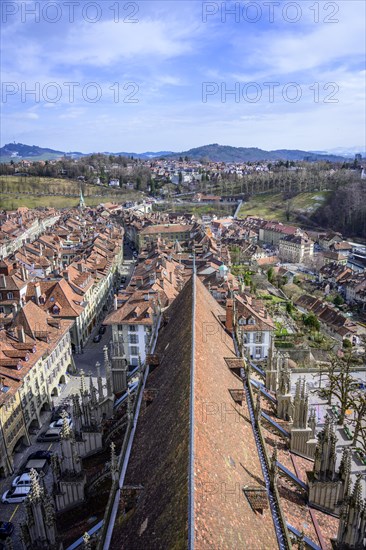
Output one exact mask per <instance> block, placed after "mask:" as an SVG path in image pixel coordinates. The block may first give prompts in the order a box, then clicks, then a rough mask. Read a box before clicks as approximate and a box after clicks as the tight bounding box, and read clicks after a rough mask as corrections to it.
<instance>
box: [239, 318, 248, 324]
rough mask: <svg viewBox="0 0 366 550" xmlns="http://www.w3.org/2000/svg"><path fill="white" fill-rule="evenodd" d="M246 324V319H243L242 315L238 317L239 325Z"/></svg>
mask: <svg viewBox="0 0 366 550" xmlns="http://www.w3.org/2000/svg"><path fill="white" fill-rule="evenodd" d="M246 324H247V322H246V320H245V319H244V317H240V319H239V325H246Z"/></svg>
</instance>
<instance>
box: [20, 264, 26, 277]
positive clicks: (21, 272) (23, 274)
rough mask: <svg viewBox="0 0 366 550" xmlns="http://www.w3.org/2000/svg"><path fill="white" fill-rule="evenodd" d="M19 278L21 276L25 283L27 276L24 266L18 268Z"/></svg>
mask: <svg viewBox="0 0 366 550" xmlns="http://www.w3.org/2000/svg"><path fill="white" fill-rule="evenodd" d="M20 276H21V279H22V281H26V280H27V274H26V271H25V267H24V265H22V266H21V267H20Z"/></svg>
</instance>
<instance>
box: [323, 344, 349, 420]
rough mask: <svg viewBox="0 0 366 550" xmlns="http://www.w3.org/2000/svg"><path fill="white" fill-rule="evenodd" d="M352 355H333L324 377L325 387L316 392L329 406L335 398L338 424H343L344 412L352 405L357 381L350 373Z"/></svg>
mask: <svg viewBox="0 0 366 550" xmlns="http://www.w3.org/2000/svg"><path fill="white" fill-rule="evenodd" d="M351 366H352V355H351V354H347V355H345V356H344V357H338V356H336V355H333V356H332V358H331V361H330V365H329V368H328V371H327V373H326V376H327V378H328V384H327V386H325V387H323V388H320V389H318V390H316V391H317V393H318V395H319V397H321V398H323V399H327V400H328V403H329V404H331V402H332V398H336V399H337V400H338V401H339V404H340V409H341V411H340V415H339V416H338V424H341V425H342V424H343V423H344V419H345V416H346V410H347V409H349V408H351V407H352V406H353V404H354V392H355V389H356V385H357V380H356V379H355V378H354V376H353V375H352V373H351Z"/></svg>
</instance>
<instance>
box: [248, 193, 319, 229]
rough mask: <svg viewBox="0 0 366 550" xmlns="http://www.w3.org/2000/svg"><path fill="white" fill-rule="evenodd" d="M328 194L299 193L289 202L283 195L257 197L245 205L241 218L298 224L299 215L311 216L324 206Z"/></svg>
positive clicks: (270, 194)
mask: <svg viewBox="0 0 366 550" xmlns="http://www.w3.org/2000/svg"><path fill="white" fill-rule="evenodd" d="M328 194H329V191H317V192H312V193H299V194H298V195H296V196H295V197H292V198H291V199H288V200H285V199H284V198H283V194H282V193H276V194H274V193H265V194H261V195H255V196H253V197H251V198H250V200H249V201H247V202H245V203H243V205H242V207H241V209H240V212H239V218H245V217H246V216H259V217H260V218H265V219H268V220H278V221H280V222H291V223H296V217H297V215H299V214H302V215H305V216H306V215H311V214H312V213H313V212H315V210H316V209H317V208H319V206H321V205H322V204H323V202H324V201H325V199H326V198H327V195H328Z"/></svg>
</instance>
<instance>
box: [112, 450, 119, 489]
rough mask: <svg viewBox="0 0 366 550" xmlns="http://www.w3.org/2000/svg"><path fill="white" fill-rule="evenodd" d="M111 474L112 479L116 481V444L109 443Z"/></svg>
mask: <svg viewBox="0 0 366 550" xmlns="http://www.w3.org/2000/svg"><path fill="white" fill-rule="evenodd" d="M111 476H112V481H118V462H117V456H116V446H115V444H114V443H113V442H112V443H111Z"/></svg>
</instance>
